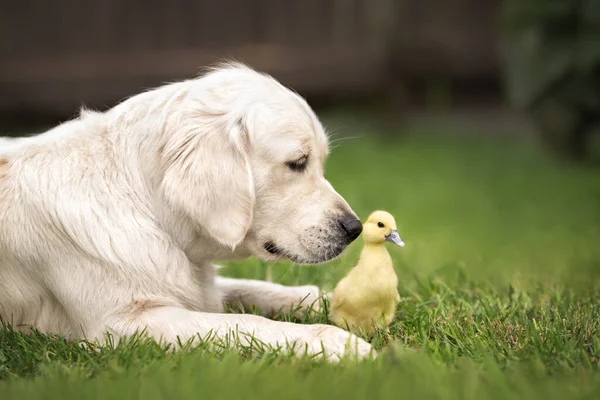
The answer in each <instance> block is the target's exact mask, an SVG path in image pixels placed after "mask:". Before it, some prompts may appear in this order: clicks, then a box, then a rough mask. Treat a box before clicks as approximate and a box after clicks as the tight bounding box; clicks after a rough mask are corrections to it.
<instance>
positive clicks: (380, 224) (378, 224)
mask: <svg viewBox="0 0 600 400" xmlns="http://www.w3.org/2000/svg"><path fill="white" fill-rule="evenodd" d="M377 226H378V227H380V228H383V227H384V226H385V225H384V224H383V222H378V223H377Z"/></svg>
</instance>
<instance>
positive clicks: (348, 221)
mask: <svg viewBox="0 0 600 400" xmlns="http://www.w3.org/2000/svg"><path fill="white" fill-rule="evenodd" d="M340 223H341V225H342V228H344V231H346V234H347V235H348V238H349V239H350V241H351V242H353V241H354V240H355V239H356V238H357V237H359V236H360V233H361V232H362V223H361V222H360V220H359V219H358V218H356V217H355V216H354V215H346V216H344V217H343V218H342V220H341V221H340Z"/></svg>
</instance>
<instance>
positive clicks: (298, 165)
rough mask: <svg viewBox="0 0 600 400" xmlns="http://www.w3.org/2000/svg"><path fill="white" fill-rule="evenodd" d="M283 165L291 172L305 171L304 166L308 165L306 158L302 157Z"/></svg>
mask: <svg viewBox="0 0 600 400" xmlns="http://www.w3.org/2000/svg"><path fill="white" fill-rule="evenodd" d="M285 164H286V165H287V166H288V168H289V169H291V170H292V171H295V172H302V171H304V170H305V169H306V165H307V164H308V156H302V157H301V158H299V159H297V160H295V161H288V162H286V163H285Z"/></svg>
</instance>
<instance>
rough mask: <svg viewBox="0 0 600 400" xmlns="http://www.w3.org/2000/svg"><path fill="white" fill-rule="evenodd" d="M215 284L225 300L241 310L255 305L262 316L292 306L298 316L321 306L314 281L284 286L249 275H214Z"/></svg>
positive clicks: (287, 310) (246, 309) (284, 311)
mask: <svg viewBox="0 0 600 400" xmlns="http://www.w3.org/2000/svg"><path fill="white" fill-rule="evenodd" d="M215 284H216V286H217V288H218V289H219V290H220V291H221V293H222V294H223V298H224V301H225V304H227V305H228V306H229V307H233V308H235V309H241V311H249V310H251V309H253V308H254V307H256V308H257V309H258V310H259V311H260V314H261V315H263V316H273V315H274V314H275V313H277V312H283V313H288V312H290V311H292V310H295V315H296V316H297V317H299V316H301V315H302V314H303V313H304V312H305V311H307V310H318V309H319V308H320V301H319V300H320V292H319V288H318V287H317V286H314V285H305V286H284V285H280V284H277V283H271V282H264V281H259V280H252V279H233V278H225V277H216V278H215Z"/></svg>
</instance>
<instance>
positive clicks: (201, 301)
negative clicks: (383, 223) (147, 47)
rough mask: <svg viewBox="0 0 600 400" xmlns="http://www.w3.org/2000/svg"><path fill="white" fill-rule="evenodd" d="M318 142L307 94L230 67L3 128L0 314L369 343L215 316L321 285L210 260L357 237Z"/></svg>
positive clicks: (310, 292) (65, 322) (98, 326)
mask: <svg viewBox="0 0 600 400" xmlns="http://www.w3.org/2000/svg"><path fill="white" fill-rule="evenodd" d="M327 153H328V147H327V138H326V135H325V132H324V130H323V127H322V126H321V124H320V122H319V121H318V119H317V117H316V116H315V114H314V112H313V111H312V110H311V108H310V107H309V106H308V104H307V103H306V102H305V101H304V100H303V99H302V98H301V97H299V96H298V95H296V94H295V93H293V92H292V91H290V90H288V89H287V88H285V87H283V86H282V85H281V84H280V83H278V82H277V81H276V80H275V79H273V78H271V77H269V76H268V75H264V74H260V73H258V72H256V71H254V70H252V69H250V68H248V67H246V66H243V65H240V64H226V65H222V66H219V67H218V68H215V69H213V70H211V71H210V72H208V73H207V74H206V75H204V76H202V77H200V78H198V79H193V80H188V81H183V82H179V83H173V84H169V85H166V86H163V87H160V88H158V89H155V90H151V91H148V92H146V93H142V94H139V95H137V96H134V97H132V98H130V99H128V100H126V101H124V102H123V103H121V104H119V105H117V106H116V107H114V108H112V109H110V110H108V111H107V112H104V113H96V112H87V111H82V113H81V116H80V117H79V118H77V119H75V120H72V121H69V122H66V123H64V124H61V125H59V126H58V127H56V128H54V129H51V130H49V131H48V132H45V133H43V134H40V135H37V136H32V137H28V138H21V139H16V140H11V139H1V140H0V316H2V318H3V319H4V320H5V321H7V322H10V323H11V324H12V325H13V326H14V327H16V328H17V329H19V328H22V327H28V326H33V327H35V328H37V329H39V330H41V331H44V332H53V333H58V334H60V335H64V336H65V337H71V338H80V337H83V338H87V339H89V340H98V341H102V340H103V339H104V337H105V334H106V333H111V334H113V335H117V336H120V337H122V336H128V335H131V334H134V333H136V332H139V331H142V330H145V332H146V333H147V334H148V335H150V336H152V337H154V338H155V339H157V340H163V341H166V342H168V343H173V344H177V343H178V339H180V340H182V341H188V340H190V339H192V340H194V338H198V337H205V336H207V335H212V337H213V338H214V337H216V338H222V339H224V338H226V337H228V338H232V337H235V338H237V339H238V340H240V341H242V342H244V341H246V343H247V342H248V341H249V340H250V337H249V335H252V336H253V337H254V338H255V339H256V340H258V341H261V342H263V343H266V344H268V345H272V346H283V347H285V346H292V345H296V346H297V347H296V349H297V350H301V351H307V352H308V354H313V355H314V354H320V353H321V352H322V350H324V351H325V356H326V357H327V358H329V359H337V358H338V357H341V356H342V355H344V354H348V353H351V354H357V355H358V356H365V355H367V354H370V352H371V347H370V345H369V344H368V343H366V342H364V341H362V340H361V339H359V338H357V337H356V336H353V335H351V334H349V333H347V332H346V331H343V330H341V329H338V328H336V327H333V326H329V325H302V324H294V323H287V322H276V321H273V320H270V319H267V318H265V317H263V316H257V315H250V314H226V313H224V312H223V310H224V305H223V304H224V303H227V302H231V303H241V304H242V305H244V306H252V305H254V306H257V307H258V308H260V309H261V310H263V311H264V312H265V313H269V312H272V311H274V310H278V309H284V310H285V309H289V308H290V307H291V306H292V303H294V304H298V302H299V301H300V300H302V299H303V298H306V297H308V300H309V301H315V300H317V299H318V296H319V292H318V289H317V288H316V287H314V286H302V287H285V286H281V285H276V284H272V283H267V282H260V281H249V280H235V279H228V278H222V277H217V276H215V275H216V274H215V266H214V265H213V264H212V262H213V261H214V260H224V259H240V258H245V257H248V256H250V255H254V256H256V257H258V258H260V259H263V260H267V261H273V260H277V259H281V258H287V259H290V260H292V261H294V262H296V263H321V262H325V261H327V260H331V259H333V258H335V257H337V256H338V255H339V254H340V253H341V252H342V251H343V250H344V249H345V248H346V246H347V245H348V244H349V243H350V242H352V241H353V240H354V239H356V237H357V236H358V235H359V234H360V232H361V224H360V221H359V220H358V219H357V217H356V216H355V214H354V213H353V212H352V210H351V208H350V207H349V205H348V204H347V203H346V202H345V201H344V199H343V198H342V197H341V196H340V195H339V194H338V193H336V192H335V190H334V189H333V187H332V186H331V185H330V184H329V183H328V182H327V180H325V178H324V177H323V164H324V160H325V157H326V155H327ZM265 315H266V314H265ZM232 335H233V336H232Z"/></svg>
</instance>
